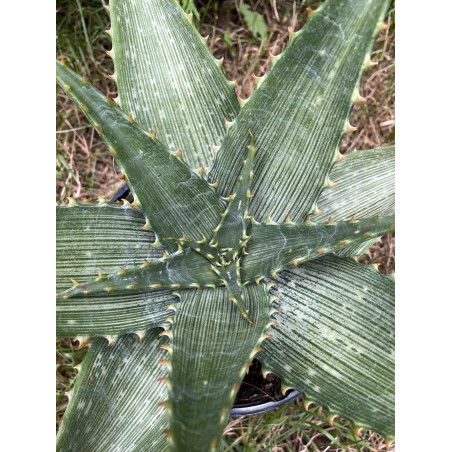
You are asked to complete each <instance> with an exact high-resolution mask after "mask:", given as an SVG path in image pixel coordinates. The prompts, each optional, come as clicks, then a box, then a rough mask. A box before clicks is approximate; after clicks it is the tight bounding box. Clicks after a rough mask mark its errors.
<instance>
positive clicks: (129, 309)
mask: <svg viewBox="0 0 452 452" xmlns="http://www.w3.org/2000/svg"><path fill="white" fill-rule="evenodd" d="M142 224H143V214H142V213H141V212H140V211H138V210H136V209H132V208H130V207H122V206H119V205H108V204H103V205H87V204H80V205H77V204H74V203H73V204H72V207H57V210H56V277H57V280H56V283H57V284H56V285H57V291H58V292H59V291H61V290H64V289H66V288H67V287H68V285H69V284H70V280H71V279H74V280H76V281H78V282H80V283H84V282H86V281H89V280H91V279H93V278H94V277H95V276H97V273H98V271H101V272H102V273H104V274H109V273H112V272H116V271H118V269H119V266H120V265H121V266H124V267H129V266H134V265H138V264H139V263H142V262H143V261H144V259H148V260H151V259H156V258H158V257H160V256H161V253H162V249H161V248H153V247H151V246H150V244H151V243H152V242H153V240H154V238H155V235H154V233H153V232H152V231H145V230H142V229H141V228H140V226H141V225H142ZM176 300H177V299H176ZM174 301H175V297H174V296H172V295H171V291H168V290H166V291H160V292H158V293H157V292H149V291H133V292H131V291H128V292H125V291H121V292H116V293H115V292H112V293H110V294H107V293H105V292H104V293H101V294H95V295H89V296H85V297H76V298H72V299H69V300H65V301H62V300H57V304H56V308H57V314H56V333H57V336H58V337H80V338H81V339H80V340H81V341H82V342H85V341H86V339H88V338H89V337H92V336H96V335H102V336H108V337H109V338H111V339H114V338H115V337H116V336H117V335H119V334H122V333H126V332H138V333H139V334H144V331H145V330H146V329H147V328H149V327H151V326H157V325H159V324H161V323H162V322H163V320H164V318H165V317H166V316H167V315H168V311H167V310H166V308H167V306H168V305H170V304H172V303H174ZM82 338H83V339H82Z"/></svg>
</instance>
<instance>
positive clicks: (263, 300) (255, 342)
mask: <svg viewBox="0 0 452 452" xmlns="http://www.w3.org/2000/svg"><path fill="white" fill-rule="evenodd" d="M227 298H228V292H227V291H226V290H225V289H217V290H215V291H213V290H210V289H209V290H202V291H184V292H183V293H182V302H181V303H180V304H179V305H178V310H177V311H176V315H174V317H173V318H172V324H173V326H172V328H171V329H170V330H169V331H167V334H168V336H169V337H170V339H171V348H170V350H169V358H168V361H169V364H168V366H169V368H170V373H169V380H170V385H169V387H170V391H169V394H170V398H169V402H168V410H169V413H170V441H171V442H172V450H173V451H183V452H185V451H188V450H190V451H194V450H196V451H199V452H201V451H209V452H210V450H211V446H212V450H216V448H217V447H218V445H219V443H220V437H221V435H222V433H223V429H224V426H225V424H226V422H227V420H228V414H229V410H230V408H231V406H232V403H233V401H234V398H235V394H236V392H237V390H238V387H239V385H240V382H241V380H242V378H243V376H244V374H245V372H246V371H247V369H248V365H247V363H251V361H252V359H253V356H254V354H255V353H256V352H257V351H258V347H259V345H260V343H261V342H262V341H263V340H264V339H265V337H266V336H265V331H266V329H267V328H268V326H269V322H270V320H269V317H270V315H271V313H272V308H271V306H270V297H269V296H268V289H267V287H265V286H264V285H261V286H257V285H249V286H246V287H245V303H246V305H247V308H248V309H250V308H251V309H252V310H253V315H254V317H253V320H254V321H255V322H256V325H251V324H250V323H248V322H245V321H244V320H243V319H241V318H240V316H239V313H238V311H237V309H236V307H235V306H234V304H233V303H232V302H230V301H228V300H227ZM264 346H265V345H264Z"/></svg>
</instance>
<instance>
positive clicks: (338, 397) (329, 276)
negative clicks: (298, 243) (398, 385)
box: [259, 255, 394, 438]
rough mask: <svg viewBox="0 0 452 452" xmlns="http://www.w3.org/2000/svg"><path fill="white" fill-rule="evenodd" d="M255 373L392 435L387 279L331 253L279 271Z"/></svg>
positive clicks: (391, 338)
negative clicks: (272, 319) (275, 312)
mask: <svg viewBox="0 0 452 452" xmlns="http://www.w3.org/2000/svg"><path fill="white" fill-rule="evenodd" d="M275 281H276V282H277V283H278V285H277V287H276V288H274V289H272V293H274V295H277V296H278V297H279V298H280V299H281V300H280V301H279V302H276V303H277V305H279V307H280V309H281V314H280V315H279V316H278V318H277V320H278V325H275V326H273V327H272V328H271V329H270V333H271V334H272V335H273V339H272V340H271V341H268V343H267V344H266V346H265V351H264V352H263V353H262V354H260V355H259V360H261V361H262V363H263V368H265V369H267V370H271V371H272V372H274V373H276V374H277V375H279V376H280V377H281V378H282V383H283V385H284V386H286V387H294V388H296V389H298V390H299V391H302V393H303V397H304V398H305V400H307V401H314V402H317V403H320V404H322V405H324V406H326V407H327V409H328V410H329V411H330V415H331V416H334V415H340V416H344V417H347V418H349V419H351V420H353V421H354V423H355V424H356V426H357V427H368V428H370V429H372V430H374V431H377V432H379V433H381V434H383V435H385V436H387V437H389V438H392V437H393V436H394V280H393V278H392V277H390V276H386V275H383V274H381V273H379V272H378V271H376V270H375V269H374V268H372V267H371V266H370V267H365V266H363V265H361V264H358V263H357V262H355V261H354V260H352V259H344V258H339V257H335V256H332V255H329V256H324V257H321V258H319V259H316V260H313V261H310V262H307V263H305V264H303V265H302V266H301V267H299V268H296V269H291V270H287V271H285V272H282V273H281V274H280V275H278V277H277V278H276V279H275Z"/></svg>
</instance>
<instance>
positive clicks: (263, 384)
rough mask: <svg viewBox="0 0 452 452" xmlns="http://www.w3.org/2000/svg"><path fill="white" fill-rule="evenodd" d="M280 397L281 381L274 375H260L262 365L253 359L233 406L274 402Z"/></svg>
mask: <svg viewBox="0 0 452 452" xmlns="http://www.w3.org/2000/svg"><path fill="white" fill-rule="evenodd" d="M280 395H281V379H280V378H279V377H277V376H276V375H275V374H272V373H270V374H267V376H266V378H264V377H263V375H262V365H261V363H260V362H259V361H258V360H257V359H256V358H254V359H253V365H252V366H251V367H250V368H249V370H248V373H247V374H246V375H245V378H244V379H243V381H242V384H241V386H240V389H239V392H238V393H237V396H236V398H235V401H234V405H241V404H246V403H256V404H257V403H266V402H276V401H277V400H278V399H279V396H280Z"/></svg>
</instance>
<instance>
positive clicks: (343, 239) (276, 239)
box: [243, 216, 394, 281]
mask: <svg viewBox="0 0 452 452" xmlns="http://www.w3.org/2000/svg"><path fill="white" fill-rule="evenodd" d="M393 230H394V216H388V217H374V218H367V219H363V220H354V219H353V220H351V221H340V222H337V223H335V222H328V223H312V222H310V221H309V222H306V223H300V224H253V227H252V228H251V234H252V235H251V239H250V241H249V243H248V246H247V250H248V253H249V254H248V255H247V256H245V258H244V259H243V280H244V281H253V280H255V279H261V278H262V277H265V276H268V275H270V274H272V275H275V274H276V272H278V271H280V270H282V269H284V268H288V267H291V266H293V265H295V266H297V265H299V264H300V263H301V262H304V261H307V260H309V259H313V258H317V257H319V256H321V255H322V254H327V253H331V252H333V251H337V250H341V249H342V248H344V247H347V246H350V245H354V244H357V243H361V242H364V241H366V240H368V239H369V238H372V237H380V236H381V235H383V234H386V233H388V232H391V231H393Z"/></svg>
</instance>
